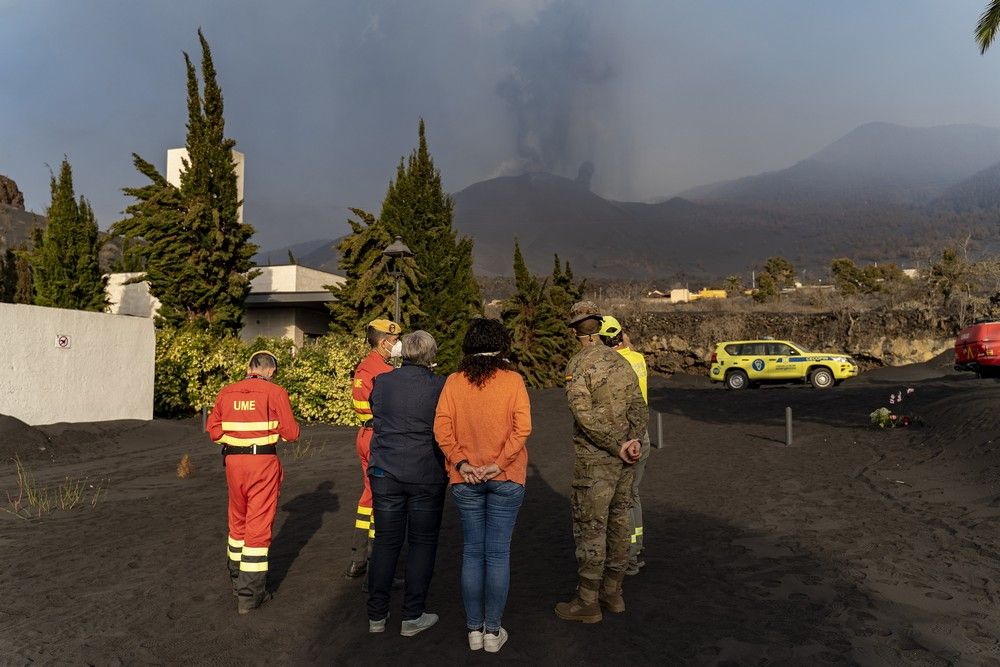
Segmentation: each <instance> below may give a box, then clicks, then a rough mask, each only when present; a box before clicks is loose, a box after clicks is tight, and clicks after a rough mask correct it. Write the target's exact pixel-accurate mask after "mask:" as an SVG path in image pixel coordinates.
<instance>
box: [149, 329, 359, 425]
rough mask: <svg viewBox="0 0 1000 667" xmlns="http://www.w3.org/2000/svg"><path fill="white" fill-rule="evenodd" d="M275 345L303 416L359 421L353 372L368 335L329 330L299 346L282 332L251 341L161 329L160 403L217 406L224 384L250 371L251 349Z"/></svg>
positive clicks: (168, 412) (186, 410)
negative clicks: (361, 336) (362, 337)
mask: <svg viewBox="0 0 1000 667" xmlns="http://www.w3.org/2000/svg"><path fill="white" fill-rule="evenodd" d="M258 350H269V351H271V352H273V353H274V354H275V356H276V357H277V358H278V375H277V376H276V377H275V381H276V382H277V383H278V384H280V385H281V386H282V387H284V388H285V389H286V390H287V391H288V397H289V400H290V401H291V404H292V410H293V411H294V413H295V416H296V418H297V419H301V420H304V421H323V422H329V423H333V424H356V423H357V422H356V420H355V417H354V408H353V405H352V403H351V376H352V373H353V371H354V367H355V366H356V365H357V363H358V361H360V360H361V358H362V357H363V356H364V355H365V353H366V351H367V348H366V346H365V344H364V341H363V340H360V339H355V338H351V337H347V336H342V335H336V334H329V335H327V336H324V337H322V338H319V339H317V340H316V341H315V342H310V343H309V344H308V345H305V346H303V347H302V348H301V349H299V350H298V351H296V350H295V349H294V347H293V346H292V342H291V341H289V340H287V339H280V338H257V339H255V340H254V341H252V342H250V343H245V342H243V341H241V340H240V339H239V338H236V337H235V336H224V337H219V336H214V335H212V334H210V333H208V332H206V331H202V330H194V329H167V328H164V329H160V330H158V331H157V334H156V385H155V402H154V408H155V410H156V413H157V414H158V415H161V416H168V417H176V416H184V415H190V414H193V413H195V412H197V411H199V410H201V409H202V408H211V407H212V405H213V404H214V403H215V397H216V396H217V395H218V393H219V390H221V389H222V387H223V386H224V385H226V384H228V383H230V382H235V381H236V380H239V379H241V378H242V377H243V376H244V375H245V374H246V368H247V362H248V361H249V360H250V355H251V354H253V353H254V352H256V351H258Z"/></svg>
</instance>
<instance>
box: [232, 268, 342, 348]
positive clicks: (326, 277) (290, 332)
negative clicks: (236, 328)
mask: <svg viewBox="0 0 1000 667" xmlns="http://www.w3.org/2000/svg"><path fill="white" fill-rule="evenodd" d="M260 272H261V273H260V275H259V276H257V277H256V278H254V279H253V280H252V281H251V282H250V296H248V297H247V301H246V314H245V315H244V317H243V331H241V332H240V338H242V339H244V340H253V339H254V338H256V337H257V336H270V337H275V338H288V339H290V340H291V341H292V342H293V343H294V344H295V346H296V347H301V346H302V345H303V344H304V343H305V342H306V341H307V340H310V339H312V338H318V337H319V336H322V335H323V334H325V333H326V332H327V331H329V330H330V309H329V308H327V304H328V303H330V302H331V301H334V299H335V297H334V296H333V294H331V293H330V291H329V290H328V289H326V286H327V285H340V284H341V283H343V282H344V281H345V279H344V278H343V277H342V276H338V275H336V274H334V273H329V272H327V271H320V270H319V269H310V268H309V267H307V266H299V265H298V264H284V265H280V266H264V267H260Z"/></svg>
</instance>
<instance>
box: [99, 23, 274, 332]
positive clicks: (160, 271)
mask: <svg viewBox="0 0 1000 667" xmlns="http://www.w3.org/2000/svg"><path fill="white" fill-rule="evenodd" d="M198 40H199V42H200V43H201V50H202V59H201V74H202V87H201V89H200V90H199V84H198V75H197V72H196V71H195V68H194V65H192V63H191V58H190V57H189V56H188V54H187V53H184V64H185V67H186V69H187V106H188V123H187V140H186V147H187V152H188V159H187V160H185V161H184V170H183V171H182V172H181V185H180V187H179V188H177V187H175V186H173V185H171V184H170V183H168V182H167V180H166V179H165V178H164V177H163V175H161V174H160V173H159V171H157V170H156V168H155V167H153V165H152V164H150V163H149V162H147V161H145V160H143V159H142V158H141V157H139V155H137V154H134V153H133V156H132V157H133V161H134V163H135V167H136V169H137V170H138V171H139V172H140V173H141V174H142V175H144V176H145V177H146V178H148V179H149V181H150V182H149V183H148V184H147V185H145V186H142V187H136V188H125V189H124V192H125V194H126V195H128V196H130V197H134V198H135V199H136V202H135V203H133V204H131V205H130V206H128V208H127V209H126V213H127V214H128V215H129V217H128V218H126V219H125V220H122V221H119V222H118V223H116V224H115V226H114V232H115V233H117V234H120V235H122V236H123V237H125V238H126V239H142V240H143V241H144V244H143V245H142V246H139V247H138V251H139V252H141V253H142V256H143V258H144V259H145V270H146V273H145V279H146V280H148V281H149V291H150V294H152V295H153V296H155V297H156V298H158V299H159V300H160V303H161V307H160V312H159V316H158V317H159V320H160V322H161V323H166V324H168V325H172V326H195V327H201V328H208V329H210V330H212V331H215V332H218V333H226V332H232V333H235V332H237V331H239V329H240V328H241V327H242V319H243V312H244V302H245V301H246V297H247V295H248V294H249V292H250V280H251V279H252V278H253V277H254V276H255V275H257V274H256V273H255V272H253V271H252V270H251V269H252V268H253V260H252V258H253V255H254V253H255V252H256V250H257V247H256V246H255V245H254V244H252V243H251V242H250V238H251V236H252V235H253V231H254V230H253V227H251V226H250V225H248V224H243V223H241V222H240V221H239V207H240V205H241V203H242V202H240V201H239V199H238V198H237V180H236V169H235V166H234V164H233V148H234V147H235V146H236V142H235V141H234V140H233V139H227V138H226V137H225V120H224V116H223V100H222V90H221V89H220V88H219V85H218V83H217V82H216V72H215V65H214V64H213V62H212V52H211V49H210V48H209V45H208V42H207V40H206V39H205V36H204V35H203V34H202V32H201V30H198Z"/></svg>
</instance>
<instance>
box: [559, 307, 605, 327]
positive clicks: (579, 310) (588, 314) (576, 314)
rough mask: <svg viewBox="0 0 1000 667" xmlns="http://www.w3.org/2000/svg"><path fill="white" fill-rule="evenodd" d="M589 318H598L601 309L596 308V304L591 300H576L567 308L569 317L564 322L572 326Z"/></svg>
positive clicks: (599, 317)
mask: <svg viewBox="0 0 1000 667" xmlns="http://www.w3.org/2000/svg"><path fill="white" fill-rule="evenodd" d="M589 319H596V320H600V319H601V311H599V310H598V309H597V305H596V304H595V303H594V302H593V301H577V302H576V303H574V304H573V307H572V308H570V309H569V317H568V318H567V319H566V324H568V325H569V326H574V325H576V324H579V323H580V322H583V321H584V320H589Z"/></svg>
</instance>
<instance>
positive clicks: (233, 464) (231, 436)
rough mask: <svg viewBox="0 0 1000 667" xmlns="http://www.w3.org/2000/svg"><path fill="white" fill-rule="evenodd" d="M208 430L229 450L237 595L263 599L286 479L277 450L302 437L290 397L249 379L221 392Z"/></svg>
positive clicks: (232, 552)
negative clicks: (281, 443) (282, 442)
mask: <svg viewBox="0 0 1000 667" xmlns="http://www.w3.org/2000/svg"><path fill="white" fill-rule="evenodd" d="M205 430H206V431H208V434H209V436H210V437H211V438H212V440H214V441H215V442H217V443H219V444H221V445H224V446H225V447H226V450H225V451H226V453H227V455H226V482H227V483H228V486H229V548H228V554H229V573H230V576H232V577H233V579H234V589H236V588H239V589H240V591H239V595H240V596H244V595H246V596H254V595H260V594H263V590H264V588H263V586H264V581H265V579H266V575H267V550H268V547H270V545H271V527H272V526H273V524H274V515H275V512H276V510H277V507H278V492H279V490H280V488H281V479H282V477H283V476H284V473H283V471H282V469H281V462H280V461H279V460H278V457H277V456H276V455H275V453H274V451H275V445H276V443H277V442H278V439H279V436H280V438H283V439H284V440H287V441H292V440H296V439H297V438H298V437H299V425H298V424H297V423H296V422H295V417H294V416H293V415H292V406H291V404H290V403H289V402H288V393H287V392H286V391H285V390H284V389H283V388H282V387H280V386H278V385H276V384H274V383H273V382H271V381H269V380H266V379H264V378H263V377H261V376H258V375H249V376H247V378H246V379H245V380H240V381H239V382H235V383H233V384H231V385H229V386H227V387H224V388H223V389H222V391H221V392H219V396H218V398H217V399H216V400H215V407H214V408H213V409H212V413H211V414H210V415H209V417H208V422H207V423H206V426H205ZM237 578H238V579H239V584H237V583H236V580H237ZM244 589H247V590H246V591H244ZM258 589H259V590H258Z"/></svg>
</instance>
